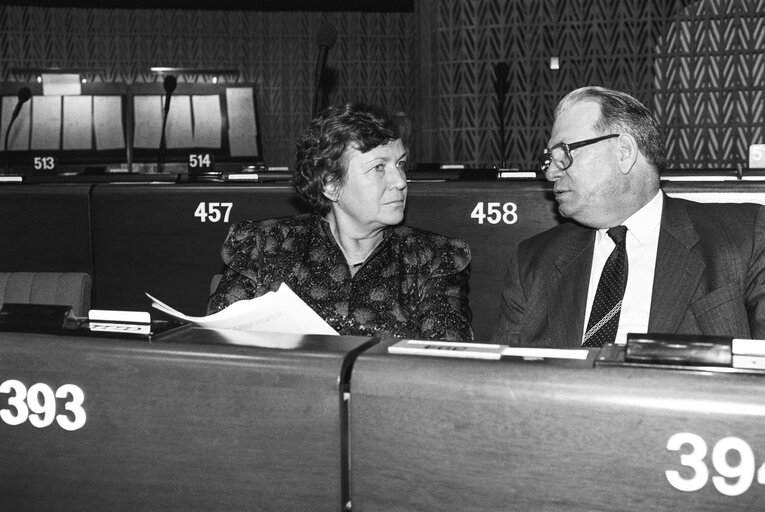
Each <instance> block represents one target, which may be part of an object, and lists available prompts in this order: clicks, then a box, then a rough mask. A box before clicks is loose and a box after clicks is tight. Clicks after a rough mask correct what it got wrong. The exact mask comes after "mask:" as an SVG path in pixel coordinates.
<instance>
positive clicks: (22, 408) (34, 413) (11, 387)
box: [0, 379, 86, 431]
mask: <svg viewBox="0 0 765 512" xmlns="http://www.w3.org/2000/svg"><path fill="white" fill-rule="evenodd" d="M0 393H7V394H8V407H7V408H3V409H0V419H1V420H2V421H3V422H4V423H7V424H8V425H12V426H15V425H21V424H22V423H24V422H25V421H27V420H29V423H31V424H32V425H33V426H35V427H37V428H43V427H47V426H48V425H51V424H52V423H53V421H54V420H55V421H56V422H57V423H58V425H59V426H60V427H61V428H63V429H64V430H69V431H72V430H77V429H79V428H82V427H83V426H84V425H85V419H86V414H85V409H84V408H83V407H82V404H83V402H84V401H85V394H84V393H83V392H82V389H81V388H80V387H79V386H76V385H74V384H64V385H63V386H61V387H60V388H58V389H57V390H56V392H55V393H54V392H53V390H52V389H51V388H50V386H48V385H47V384H43V383H42V382H38V383H37V384H32V385H31V386H30V387H29V389H27V387H26V386H25V385H24V384H23V383H22V382H19V381H18V380H14V379H11V380H6V381H4V382H2V383H0ZM57 398H61V399H65V400H66V401H65V402H64V410H65V411H67V412H68V414H58V415H56V407H57V404H56V401H57V400H56V399H57Z"/></svg>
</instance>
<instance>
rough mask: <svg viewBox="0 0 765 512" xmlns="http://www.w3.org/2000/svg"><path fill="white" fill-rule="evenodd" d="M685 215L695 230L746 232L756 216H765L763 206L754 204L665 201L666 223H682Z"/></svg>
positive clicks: (675, 199)
mask: <svg viewBox="0 0 765 512" xmlns="http://www.w3.org/2000/svg"><path fill="white" fill-rule="evenodd" d="M685 215H687V217H688V219H689V220H690V221H691V223H692V224H693V225H694V226H695V227H697V228H709V229H724V230H728V229H730V230H733V231H747V230H748V229H750V227H751V226H752V225H753V224H754V223H755V222H756V220H757V218H758V216H759V217H763V216H765V206H763V205H761V204H756V203H709V202H696V201H691V200H688V199H681V198H672V197H668V198H667V199H666V205H665V215H664V218H665V220H666V221H667V222H673V221H674V222H677V221H680V222H682V221H683V217H684V216H685Z"/></svg>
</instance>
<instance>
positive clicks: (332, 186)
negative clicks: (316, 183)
mask: <svg viewBox="0 0 765 512" xmlns="http://www.w3.org/2000/svg"><path fill="white" fill-rule="evenodd" d="M340 189H341V187H340V184H339V183H338V182H337V181H335V180H332V181H329V182H325V183H324V187H323V188H322V189H321V193H322V194H324V197H326V198H327V199H329V200H330V201H332V202H333V203H335V202H337V200H338V199H340Z"/></svg>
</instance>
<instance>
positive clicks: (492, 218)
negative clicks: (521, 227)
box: [470, 201, 518, 224]
mask: <svg viewBox="0 0 765 512" xmlns="http://www.w3.org/2000/svg"><path fill="white" fill-rule="evenodd" d="M484 205H485V206H484ZM517 209H518V208H517V206H516V205H515V203H499V202H497V203H493V202H487V203H484V202H483V201H481V202H479V203H477V204H476V205H475V208H473V211H472V212H471V213H470V218H471V219H476V220H478V224H483V221H484V220H485V221H486V222H488V223H489V224H499V223H500V222H502V223H504V224H515V223H516V222H518V213H517V211H516V210H517Z"/></svg>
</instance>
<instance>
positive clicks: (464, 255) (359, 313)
mask: <svg viewBox="0 0 765 512" xmlns="http://www.w3.org/2000/svg"><path fill="white" fill-rule="evenodd" d="M406 127H407V121H406V119H405V118H404V117H403V116H394V115H392V114H391V113H389V112H387V111H385V110H383V109H381V108H379V107H373V106H368V105H363V104H347V105H345V106H338V107H330V108H328V109H327V110H326V111H324V112H323V113H322V114H321V115H320V116H319V117H317V118H316V119H314V120H313V121H312V122H311V124H310V126H309V127H308V129H307V130H306V132H305V133H304V134H303V135H301V136H300V138H299V139H298V141H297V165H296V168H295V173H294V185H295V188H296V190H297V193H298V195H299V196H300V197H301V198H302V199H303V200H304V201H305V202H306V203H307V204H308V205H309V206H311V207H312V209H313V210H314V211H315V213H313V214H303V215H296V216H293V217H285V218H281V219H272V220H265V221H244V222H241V223H239V224H237V225H235V226H233V227H232V228H231V231H230V232H229V235H228V238H227V239H226V241H225V243H224V244H223V249H222V251H221V255H222V257H223V261H224V263H225V264H226V268H225V272H224V274H223V278H222V279H221V282H220V284H219V285H218V288H217V289H216V291H215V292H214V293H213V295H212V296H211V297H210V303H209V308H208V310H209V312H210V313H213V312H216V311H219V310H221V309H223V308H225V307H227V306H228V305H230V304H231V303H233V302H236V301H238V300H242V299H251V298H253V297H259V296H261V295H263V294H265V293H267V292H269V291H275V290H276V289H277V288H278V287H279V285H280V284H281V283H282V282H285V283H286V284H287V285H288V286H289V287H290V288H291V289H292V290H293V291H294V292H295V293H296V294H297V295H299V296H300V297H301V298H302V299H303V300H304V301H305V302H306V303H307V304H308V305H309V306H310V307H311V308H313V309H314V310H315V311H316V312H317V313H318V314H319V315H320V316H321V317H322V318H324V320H325V321H326V322H327V323H328V324H329V325H331V326H332V327H333V328H334V329H335V330H336V331H337V332H338V333H340V334H346V335H363V336H379V335H389V336H396V337H405V338H415V339H444V340H471V339H472V337H473V332H472V329H471V327H470V320H471V313H470V308H469V306H468V299H467V282H468V277H469V273H468V263H469V262H470V249H469V247H468V246H467V244H466V243H465V242H463V241H462V240H457V239H451V238H447V237H443V236H440V235H436V234H433V233H429V232H426V231H422V230H419V229H415V228H410V227H406V226H403V225H400V223H401V222H402V221H403V219H404V208H405V206H406V195H407V183H406V174H405V173H406V159H407V150H406V147H405V146H404V143H403V138H404V136H405V135H406V134H405V133H404V132H405V129H406Z"/></svg>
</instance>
